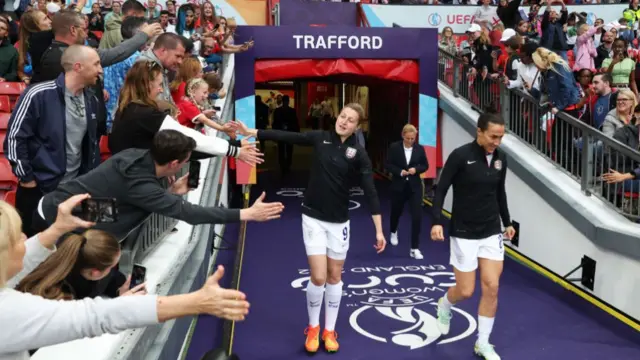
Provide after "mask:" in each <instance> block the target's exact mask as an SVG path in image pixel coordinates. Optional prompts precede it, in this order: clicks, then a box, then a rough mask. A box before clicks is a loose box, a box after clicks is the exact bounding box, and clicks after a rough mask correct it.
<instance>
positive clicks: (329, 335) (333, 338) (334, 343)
mask: <svg viewBox="0 0 640 360" xmlns="http://www.w3.org/2000/svg"><path fill="white" fill-rule="evenodd" d="M337 339H338V333H337V332H335V330H334V331H329V330H327V329H324V331H323V332H322V341H324V348H325V349H326V350H327V351H328V352H330V353H334V352H336V351H338V348H340V345H338V340H337Z"/></svg>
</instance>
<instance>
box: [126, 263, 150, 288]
mask: <svg viewBox="0 0 640 360" xmlns="http://www.w3.org/2000/svg"><path fill="white" fill-rule="evenodd" d="M146 280H147V268H146V267H144V266H142V265H139V264H134V265H133V271H132V272H131V283H130V284H129V289H133V288H134V287H136V286H138V285H140V284H142V283H144V282H145V281H146Z"/></svg>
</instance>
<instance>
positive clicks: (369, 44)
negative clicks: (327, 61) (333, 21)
mask: <svg viewBox="0 0 640 360" xmlns="http://www.w3.org/2000/svg"><path fill="white" fill-rule="evenodd" d="M293 38H294V39H295V40H296V49H322V50H331V49H343V48H349V49H353V50H378V49H380V48H382V38H381V37H380V36H366V35H362V36H356V35H351V36H347V35H329V36H322V35H320V36H314V35H293Z"/></svg>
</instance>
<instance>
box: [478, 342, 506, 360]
mask: <svg viewBox="0 0 640 360" xmlns="http://www.w3.org/2000/svg"><path fill="white" fill-rule="evenodd" d="M473 351H474V352H475V353H476V355H478V356H481V357H483V358H484V359H485V360H500V356H499V355H498V354H497V353H496V351H495V350H494V349H493V345H491V344H484V345H478V342H476V346H475V347H474V349H473Z"/></svg>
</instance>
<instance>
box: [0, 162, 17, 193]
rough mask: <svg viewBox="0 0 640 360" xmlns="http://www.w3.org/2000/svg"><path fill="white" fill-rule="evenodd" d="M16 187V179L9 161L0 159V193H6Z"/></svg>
mask: <svg viewBox="0 0 640 360" xmlns="http://www.w3.org/2000/svg"><path fill="white" fill-rule="evenodd" d="M17 185H18V178H16V177H15V176H14V175H13V171H12V170H11V164H9V160H7V159H5V158H4V157H1V158H0V191H3V192H5V193H6V192H7V191H11V190H15V188H16V186H17Z"/></svg>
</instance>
